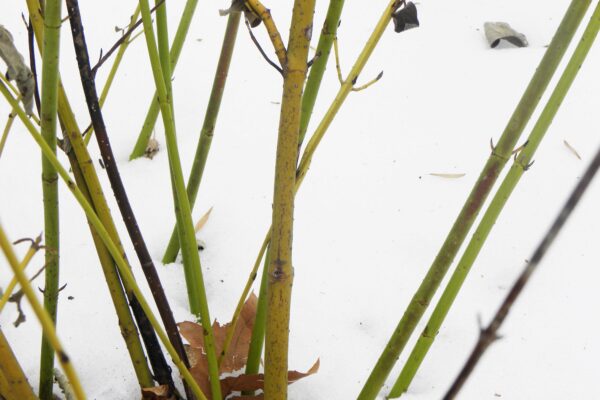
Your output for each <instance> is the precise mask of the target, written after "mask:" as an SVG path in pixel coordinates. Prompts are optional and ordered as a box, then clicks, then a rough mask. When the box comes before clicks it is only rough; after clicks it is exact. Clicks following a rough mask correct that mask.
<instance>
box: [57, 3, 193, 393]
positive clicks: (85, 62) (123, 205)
mask: <svg viewBox="0 0 600 400" xmlns="http://www.w3.org/2000/svg"><path fill="white" fill-rule="evenodd" d="M67 9H68V12H69V17H70V19H69V21H70V24H71V33H72V35H73V44H74V47H75V54H76V56H77V63H78V65H79V73H80V75H81V83H82V86H83V90H84V93H85V97H86V102H87V106H88V111H89V113H90V118H91V120H92V124H93V126H94V130H95V131H96V139H97V141H98V147H99V148H100V153H101V154H102V159H103V161H104V164H105V166H106V171H107V174H108V178H109V180H110V184H111V187H112V190H113V193H114V195H115V198H116V200H117V205H118V206H119V210H120V212H121V215H122V217H123V221H124V222H125V226H126V227H127V231H128V233H129V236H130V238H131V240H132V242H133V246H134V248H135V251H136V253H137V256H138V259H139V261H140V264H141V266H142V270H143V272H144V275H145V276H146V280H147V281H148V285H149V287H150V290H151V291H152V295H153V297H154V300H155V302H156V305H157V308H158V311H159V313H160V316H161V318H162V321H163V324H164V326H165V329H166V331H167V334H168V336H169V340H170V341H171V343H172V344H173V347H175V349H176V350H177V353H178V354H179V357H181V359H182V360H183V361H184V363H185V364H186V365H187V366H189V362H188V360H187V356H186V354H185V351H184V349H183V343H182V341H181V337H180V336H179V332H178V330H177V325H176V324H175V319H174V318H173V313H172V312H171V308H170V306H169V303H168V300H167V297H166V295H165V293H164V290H163V288H162V285H161V282H160V279H159V277H158V274H157V272H156V268H155V267H154V263H153V261H152V258H151V257H150V253H149V252H148V248H147V247H146V244H145V242H144V238H143V237H142V233H141V231H140V229H139V226H138V224H137V221H136V218H135V215H134V213H133V209H132V208H131V205H130V203H129V199H128V198H127V193H126V191H125V187H124V185H123V182H122V180H121V176H120V174H119V171H118V168H117V163H116V161H115V157H114V155H113V152H112V148H111V146H110V142H109V139H108V134H107V131H106V126H105V124H104V118H103V117H102V111H101V109H100V105H99V102H98V94H97V92H96V84H95V81H94V76H93V74H92V70H91V67H90V60H89V54H88V50H87V46H86V43H85V36H84V33H83V25H82V22H81V15H80V11H79V4H78V2H77V0H67ZM134 300H135V298H134ZM131 303H132V304H131V305H132V310H133V311H134V313H136V308H139V310H138V311H141V308H140V307H139V303H137V301H131ZM136 303H137V307H136ZM141 314H142V315H143V316H144V317H145V315H144V313H143V311H142V312H141ZM137 317H138V316H137V315H136V319H137ZM146 320H147V319H146ZM138 325H140V333H142V337H143V339H144V343H145V345H146V349H147V350H148V356H149V358H150V362H151V363H152V366H153V369H154V374H155V375H156V379H157V381H158V382H159V383H161V384H168V385H170V386H171V387H174V386H173V380H172V378H171V371H170V368H169V366H168V365H167V364H166V360H165V359H164V354H163V353H162V351H161V350H160V346H159V344H158V340H157V339H156V335H155V333H154V331H153V330H152V327H151V326H150V325H149V324H148V325H147V326H144V327H142V326H141V324H140V321H139V320H138ZM152 338H153V339H152ZM147 340H150V342H147ZM155 350H156V351H155ZM186 391H187V390H186ZM188 398H190V397H188Z"/></svg>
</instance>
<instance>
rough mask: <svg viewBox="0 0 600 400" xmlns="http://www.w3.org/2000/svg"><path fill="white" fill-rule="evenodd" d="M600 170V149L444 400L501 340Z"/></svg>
mask: <svg viewBox="0 0 600 400" xmlns="http://www.w3.org/2000/svg"><path fill="white" fill-rule="evenodd" d="M598 168H600V149H599V150H598V152H597V153H596V156H595V157H594V159H593V160H592V162H591V164H590V165H589V166H588V168H587V170H586V171H585V173H584V175H583V176H582V177H581V179H580V180H579V182H578V183H577V186H575V189H573V191H572V192H571V195H570V196H569V199H568V200H567V202H566V203H565V205H564V206H563V208H562V210H561V211H560V213H559V214H558V216H557V217H556V219H555V220H554V223H553V224H552V226H551V227H550V229H549V230H548V232H547V233H546V235H545V236H544V239H542V242H541V243H540V244H539V245H538V247H537V249H536V250H535V252H534V253H533V256H532V257H531V261H529V263H528V264H527V265H526V266H525V268H524V269H523V272H521V275H520V276H519V278H518V279H517V281H516V282H515V283H514V284H513V286H512V288H511V289H510V291H509V292H508V294H507V295H506V297H505V299H504V301H503V302H502V305H501V306H500V308H499V309H498V311H497V312H496V315H495V316H494V319H492V321H491V322H490V324H489V325H488V326H487V327H486V328H485V329H482V330H481V332H480V334H479V341H478V342H477V344H476V345H475V348H474V349H473V351H472V352H471V355H470V356H469V359H468V360H467V362H466V363H465V365H464V366H463V368H462V370H461V371H460V373H459V375H458V377H457V378H456V380H455V381H454V383H453V384H452V386H451V387H450V389H449V390H448V392H447V393H446V395H445V396H444V400H451V399H454V398H455V397H456V395H457V394H458V392H459V391H460V389H461V388H462V386H463V385H464V383H465V382H466V380H467V379H468V378H469V375H470V374H471V372H473V370H474V369H475V366H476V365H477V363H478V362H479V360H480V359H481V356H482V355H483V353H484V352H485V351H486V350H487V348H488V347H490V345H491V344H492V343H494V342H495V341H496V340H498V337H499V336H498V329H500V326H501V325H502V323H503V322H504V320H505V319H506V317H507V315H508V313H509V312H510V309H511V307H512V306H513V304H514V302H515V300H516V299H517V297H519V295H520V294H521V292H522V291H523V289H524V287H525V285H526V284H527V282H528V281H529V279H530V278H531V275H532V274H533V272H534V271H535V270H536V269H537V267H538V266H539V264H540V261H541V260H542V258H543V257H544V255H545V254H546V252H547V251H548V249H549V248H550V246H552V243H553V242H554V239H556V236H557V235H558V233H559V232H560V230H561V229H562V227H563V226H564V224H565V222H566V221H567V219H568V218H569V216H570V215H571V213H572V212H573V210H574V209H575V207H576V206H577V204H578V203H579V200H580V199H581V197H582V196H583V194H584V193H585V191H586V190H587V188H588V187H589V184H590V182H591V181H592V179H593V178H594V175H596V172H598Z"/></svg>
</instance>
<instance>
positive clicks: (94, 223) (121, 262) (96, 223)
mask: <svg viewBox="0 0 600 400" xmlns="http://www.w3.org/2000/svg"><path fill="white" fill-rule="evenodd" d="M0 93H1V94H2V96H4V98H5V99H6V100H7V101H8V103H9V104H10V105H11V107H15V108H16V109H17V114H18V116H19V119H20V120H21V122H22V123H23V125H24V126H25V128H27V131H28V132H29V134H30V136H31V137H32V138H33V140H34V141H35V142H36V143H37V145H38V146H39V147H40V148H41V149H42V151H43V152H44V155H45V156H46V157H47V158H48V160H50V162H51V163H52V165H53V166H54V168H56V171H57V172H58V175H59V176H60V178H61V179H62V180H63V181H64V182H65V184H66V187H67V188H68V189H69V190H70V192H71V194H72V195H73V197H75V199H76V200H77V202H78V203H79V205H80V206H81V208H82V209H83V211H84V213H85V215H86V217H87V218H88V221H89V223H90V226H91V227H93V228H94V230H93V232H94V234H95V235H96V236H97V237H98V238H100V240H101V241H102V243H104V244H105V246H106V249H107V251H108V253H109V255H110V256H111V257H112V258H113V260H114V264H115V265H116V267H117V268H118V270H119V272H120V273H121V276H122V278H123V282H124V283H126V284H127V285H128V286H129V287H130V288H131V291H132V292H133V293H134V294H135V297H136V298H137V299H138V300H139V303H140V307H141V308H142V310H143V311H144V313H145V314H146V315H147V316H148V319H149V320H150V323H151V324H152V326H153V327H154V330H155V331H156V333H157V335H158V337H159V338H160V340H161V342H162V344H163V345H164V347H165V348H166V349H167V351H168V352H169V355H170V356H171V358H172V359H173V362H174V363H175V365H176V366H177V368H178V370H179V372H180V373H181V374H182V375H183V378H184V379H185V381H186V383H187V384H188V385H189V386H190V387H191V388H192V390H193V391H194V394H195V395H196V397H197V398H198V399H200V400H206V396H204V395H203V393H202V390H201V389H200V387H199V386H198V384H197V383H196V381H195V380H194V378H193V377H192V375H191V374H190V371H189V370H188V368H187V367H186V366H185V365H184V364H183V362H182V361H181V359H180V358H179V356H178V355H177V351H175V348H174V347H173V345H172V344H171V342H170V341H169V339H168V337H167V335H166V333H165V332H164V330H163V328H162V327H161V325H160V323H159V322H158V320H157V319H156V317H155V316H154V314H153V313H152V310H151V308H150V306H149V304H148V302H147V301H146V299H145V297H144V295H143V293H142V291H141V290H140V288H139V286H138V285H137V283H136V281H135V278H134V277H133V274H132V272H131V270H130V267H129V265H128V264H127V261H126V260H125V258H124V256H123V253H122V250H121V248H120V247H119V246H118V245H117V244H116V243H115V242H114V241H113V239H112V238H111V235H110V233H109V231H108V230H107V228H105V226H104V224H103V223H102V221H101V220H100V218H99V217H98V215H97V214H96V212H95V211H94V209H93V207H92V205H91V203H90V202H89V201H88V200H87V197H86V195H85V194H84V193H83V192H82V191H81V189H80V188H79V186H78V185H76V184H75V182H74V181H73V179H72V178H71V176H70V175H69V173H68V172H67V170H66V169H65V168H64V167H63V166H62V165H61V163H60V161H58V159H57V158H56V156H55V155H54V154H53V153H52V151H51V150H50V148H49V147H48V145H47V144H46V142H45V141H44V140H43V138H42V137H41V135H40V134H39V132H38V131H37V130H36V129H35V127H34V126H33V124H32V123H31V121H30V120H29V118H28V117H27V115H26V114H25V111H23V109H22V108H21V107H19V103H18V102H17V100H16V99H14V98H13V97H12V96H11V95H10V93H9V91H8V89H7V88H6V86H4V85H3V84H0ZM75 166H78V164H75ZM73 172H74V173H75V172H76V171H75V170H74V171H73ZM25 279H26V278H25ZM19 283H21V281H20V280H19ZM134 337H136V338H137V336H134ZM145 367H146V368H147V366H145Z"/></svg>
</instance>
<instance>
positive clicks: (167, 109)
mask: <svg viewBox="0 0 600 400" xmlns="http://www.w3.org/2000/svg"><path fill="white" fill-rule="evenodd" d="M140 8H141V10H142V21H143V24H144V36H145V38H146V45H147V48H148V55H149V57H150V63H151V65H152V73H153V76H154V83H155V85H156V90H157V93H158V102H159V104H160V110H161V114H162V119H163V124H164V128H165V138H166V142H167V152H168V155H169V165H170V171H171V180H172V188H173V193H174V206H175V215H176V216H177V229H178V230H179V240H180V242H181V252H182V255H183V264H184V270H185V271H186V273H185V276H186V281H187V287H188V297H189V300H190V308H191V311H192V312H193V313H194V314H197V315H198V314H199V315H200V320H201V322H202V326H203V328H204V332H206V334H205V337H204V343H205V344H206V353H207V358H208V369H209V378H210V386H211V392H212V396H213V398H214V399H220V398H221V384H220V381H219V366H218V361H217V355H216V351H215V342H214V337H213V332H212V321H211V319H210V313H209V310H208V301H207V298H206V290H205V287H204V278H203V277H202V270H201V268H200V257H199V254H198V247H197V244H196V235H195V230H194V223H193V221H192V213H191V209H190V204H189V202H188V197H187V193H186V191H185V183H184V181H183V172H182V170H181V162H180V159H179V152H178V149H177V138H176V134H175V121H174V119H173V113H172V103H171V101H170V100H171V99H170V98H169V96H168V89H167V85H166V83H165V74H164V73H163V71H162V68H161V61H160V57H159V52H158V50H157V47H156V37H155V35H154V29H153V27H152V20H151V16H150V6H149V5H148V0H140Z"/></svg>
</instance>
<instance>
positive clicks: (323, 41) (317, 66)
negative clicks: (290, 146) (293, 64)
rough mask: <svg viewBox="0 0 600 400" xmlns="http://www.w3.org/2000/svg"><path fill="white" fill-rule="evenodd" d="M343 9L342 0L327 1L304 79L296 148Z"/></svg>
mask: <svg viewBox="0 0 600 400" xmlns="http://www.w3.org/2000/svg"><path fill="white" fill-rule="evenodd" d="M343 8H344V0H330V1H329V8H328V9H327V15H326V16H325V22H324V23H323V28H322V29H321V36H320V37H319V43H318V44H317V50H316V54H315V59H314V63H313V65H312V67H311V69H310V73H309V74H308V78H307V79H306V86H305V87H304V93H303V94H302V115H301V116H300V133H299V134H298V136H299V138H298V147H300V146H302V143H303V142H304V137H305V136H306V131H307V130H308V124H309V122H310V119H311V117H312V112H313V108H314V107H315V102H316V100H317V94H318V93H319V88H320V87H321V81H322V80H323V75H324V74H325V67H326V66H327V61H328V60H329V55H330V54H331V46H332V44H333V39H334V38H335V37H336V35H337V29H338V26H339V22H340V16H341V15H342V9H343Z"/></svg>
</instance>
